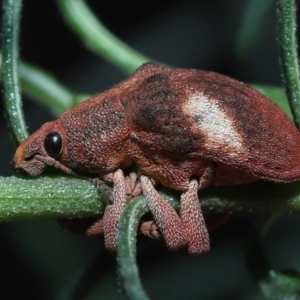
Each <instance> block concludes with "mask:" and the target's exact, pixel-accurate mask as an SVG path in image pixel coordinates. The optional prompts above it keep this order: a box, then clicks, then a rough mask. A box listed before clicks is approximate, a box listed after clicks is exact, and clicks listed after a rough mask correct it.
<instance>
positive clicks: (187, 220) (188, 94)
mask: <svg viewBox="0 0 300 300" xmlns="http://www.w3.org/2000/svg"><path fill="white" fill-rule="evenodd" d="M14 165H15V168H16V169H21V170H22V171H23V172H25V173H27V174H29V175H32V176H35V175H39V174H40V173H41V172H42V171H43V170H44V168H45V167H46V166H54V167H56V168H60V169H62V170H63V171H65V172H67V173H71V174H76V173H77V172H82V171H84V172H88V173H89V174H91V177H92V178H93V179H94V181H96V182H97V181H98V180H104V181H112V182H113V184H114V187H113V197H112V199H111V202H110V204H108V206H107V208H106V210H105V213H104V216H103V219H102V224H103V227H102V226H100V228H101V230H103V233H104V237H105V244H106V247H107V248H108V249H109V250H112V251H113V250H115V249H116V243H117V230H118V223H119V220H120V217H121V215H122V212H123V210H124V207H125V205H126V201H127V200H126V193H127V192H128V190H130V191H131V192H132V194H138V193H140V192H142V193H143V194H144V196H145V198H146V201H147V205H148V206H149V209H150V211H151V213H152V215H153V219H154V223H153V224H155V225H156V226H157V228H158V229H159V232H160V233H161V235H162V236H163V238H164V241H165V244H166V246H167V247H168V248H169V249H171V250H177V249H179V248H181V247H184V246H187V247H188V250H189V253H191V254H195V255H198V254H204V253H206V252H207V251H208V250H209V247H210V245H209V235H208V232H207V229H206V225H205V222H204V218H203V214H202V212H201V207H200V202H199V199H198V190H200V189H203V188H205V187H207V186H210V185H235V184H240V183H248V182H251V181H255V180H268V181H274V182H290V181H296V180H299V179H300V135H299V132H298V131H297V129H296V127H295V126H294V124H293V123H292V122H291V121H290V120H289V119H288V117H287V116H286V115H285V114H284V113H283V112H282V111H281V110H280V109H279V108H278V107H277V106H276V105H275V104H274V103H272V102H271V101H270V100H269V99H267V98H266V97H265V96H263V95H261V94H260V93H258V92H257V91H255V90H254V89H252V88H250V87H249V86H247V85H245V84H243V83H241V82H238V81H236V80H234V79H231V78H228V77H226V76H223V75H220V74H217V73H213V72H205V71H198V70H185V69H169V68H165V67H161V66H157V65H154V64H150V63H149V64H145V65H143V66H141V67H140V68H139V69H138V70H137V71H136V72H135V73H134V74H133V75H131V76H130V77H129V78H128V79H126V80H125V81H123V82H121V83H120V84H117V85H115V86H114V87H113V88H111V89H109V90H107V91H105V92H103V93H101V94H99V95H96V96H95V97H93V98H91V99H89V100H87V101H85V102H83V103H81V104H79V105H77V106H75V107H73V108H71V109H69V110H68V111H66V112H65V113H63V114H62V115H61V116H60V118H59V119H57V120H56V121H53V122H49V123H46V124H45V125H44V126H42V127H41V128H40V129H39V130H38V131H36V132H35V133H34V134H32V135H31V136H30V137H29V138H28V139H26V140H25V141H24V142H23V143H22V144H21V145H20V146H19V148H18V149H17V152H16V154H15V157H14ZM130 170H131V173H130V172H129V171H130ZM123 171H124V172H127V173H128V174H129V173H130V175H129V176H124V173H123ZM99 182H100V181H99ZM156 184H162V185H164V186H166V187H169V188H171V189H174V190H177V191H181V192H182V196H181V207H180V211H179V214H178V213H177V212H176V211H175V210H174V209H173V208H172V207H171V206H170V205H169V204H168V203H167V202H166V201H165V200H164V199H163V198H162V197H161V196H160V195H159V194H158V193H157V191H156V189H155V187H154V186H155V185H156ZM145 228H147V226H145ZM145 228H144V233H145V234H147V233H146V232H145V231H146V229H145ZM148 228H149V230H151V226H149V227H148ZM148 234H149V235H150V236H151V233H148Z"/></svg>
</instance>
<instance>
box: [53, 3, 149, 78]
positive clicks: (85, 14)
mask: <svg viewBox="0 0 300 300" xmlns="http://www.w3.org/2000/svg"><path fill="white" fill-rule="evenodd" d="M57 3H58V6H59V8H60V10H61V13H62V15H63V17H64V19H65V21H66V22H67V24H68V25H69V27H70V28H71V29H72V30H73V31H74V32H75V33H76V34H77V35H78V37H79V38H80V39H81V40H82V42H83V44H85V45H87V46H88V48H89V49H90V50H92V51H94V52H95V53H96V54H98V55H100V56H101V57H103V58H104V59H106V60H108V61H109V62H111V63H113V64H114V65H116V66H117V67H118V68H120V69H123V70H124V71H126V72H128V73H132V72H133V71H134V70H136V68H138V67H139V66H140V65H141V64H143V63H145V62H149V61H153V60H151V59H150V58H148V57H146V56H144V55H142V54H141V53H139V52H137V51H135V50H134V49H132V48H131V47H129V46H128V45H127V44H125V43H124V42H122V41H121V40H119V39H118V38H117V37H116V36H115V35H113V34H112V33H111V32H110V31H109V30H107V28H106V27H105V26H104V25H103V24H101V22H100V21H99V20H98V19H97V18H96V16H95V15H94V14H93V12H92V11H91V10H90V9H89V7H88V6H87V5H86V4H85V2H84V1H82V0H58V1H57Z"/></svg>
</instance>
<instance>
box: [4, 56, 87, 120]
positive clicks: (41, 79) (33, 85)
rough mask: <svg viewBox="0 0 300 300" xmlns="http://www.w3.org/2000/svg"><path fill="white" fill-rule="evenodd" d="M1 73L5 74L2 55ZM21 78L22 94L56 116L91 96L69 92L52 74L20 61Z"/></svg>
mask: <svg viewBox="0 0 300 300" xmlns="http://www.w3.org/2000/svg"><path fill="white" fill-rule="evenodd" d="M0 73H1V74H2V73H3V64H2V55H1V53H0ZM19 76H20V84H21V87H22V92H24V93H25V94H26V95H27V96H29V97H30V98H32V99H34V100H35V101H36V102H37V103H39V104H42V105H44V106H46V107H47V108H49V110H50V111H51V112H52V113H53V114H54V115H55V116H58V115H60V114H62V113H63V112H64V111H66V110H67V109H69V108H71V107H72V106H74V105H76V104H78V103H80V102H82V101H83V100H86V99H88V98H89V97H90V96H91V95H85V94H79V93H75V92H73V91H71V90H69V89H68V88H67V87H65V86H63V85H62V84H61V83H60V82H58V81H57V80H56V79H55V78H54V76H52V75H51V74H49V73H47V72H46V71H44V70H42V69H40V68H38V67H36V66H34V65H32V64H29V63H26V62H22V61H20V66H19ZM0 80H3V76H0Z"/></svg>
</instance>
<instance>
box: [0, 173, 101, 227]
mask: <svg viewBox="0 0 300 300" xmlns="http://www.w3.org/2000/svg"><path fill="white" fill-rule="evenodd" d="M105 205H106V200H105V199H104V198H103V197H102V196H101V195H100V194H99V193H98V192H97V189H95V188H94V186H93V185H92V184H91V183H90V182H88V181H86V180H82V179H80V178H72V177H61V176H52V177H49V176H43V177H38V178H35V179H31V178H29V179H22V178H17V177H0V221H20V220H28V219H57V218H71V217H73V218H74V217H87V216H93V215H96V214H97V215H98V214H100V213H102V212H103V210H104V207H105Z"/></svg>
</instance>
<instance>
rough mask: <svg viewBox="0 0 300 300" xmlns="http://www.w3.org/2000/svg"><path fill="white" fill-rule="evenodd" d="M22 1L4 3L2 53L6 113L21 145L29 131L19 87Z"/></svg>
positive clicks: (13, 132)
mask: <svg viewBox="0 0 300 300" xmlns="http://www.w3.org/2000/svg"><path fill="white" fill-rule="evenodd" d="M21 3H22V2H21V0H4V1H3V19H2V51H3V83H4V98H5V107H6V113H7V116H8V120H9V124H10V126H11V131H12V135H13V137H14V138H15V140H16V141H17V142H18V143H20V142H21V141H23V140H24V139H25V138H26V137H27V136H28V133H27V129H26V125H25V122H24V118H23V112H22V108H21V94H20V87H19V75H18V67H19V66H18V64H19V47H18V38H19V23H20V13H21Z"/></svg>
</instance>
